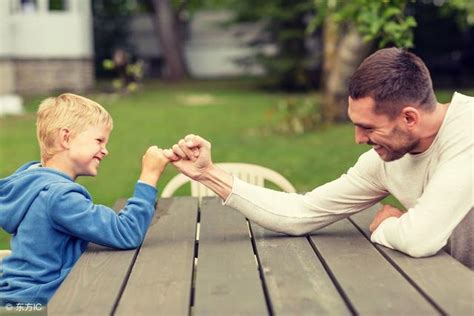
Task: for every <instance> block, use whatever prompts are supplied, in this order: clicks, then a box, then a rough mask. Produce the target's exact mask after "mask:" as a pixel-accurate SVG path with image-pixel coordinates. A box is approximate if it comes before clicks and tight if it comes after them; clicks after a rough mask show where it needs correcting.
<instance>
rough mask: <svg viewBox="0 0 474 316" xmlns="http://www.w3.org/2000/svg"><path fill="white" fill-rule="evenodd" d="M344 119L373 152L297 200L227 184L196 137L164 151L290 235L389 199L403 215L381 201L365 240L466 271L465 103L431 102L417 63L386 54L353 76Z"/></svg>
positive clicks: (468, 151)
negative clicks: (441, 257)
mask: <svg viewBox="0 0 474 316" xmlns="http://www.w3.org/2000/svg"><path fill="white" fill-rule="evenodd" d="M348 114H349V117H350V119H351V120H352V122H353V123H354V125H355V140H356V142H357V143H358V144H369V145H371V146H372V149H371V150H369V151H368V152H366V153H364V154H363V155H361V156H360V158H359V160H358V161H357V163H356V164H355V165H354V166H353V167H352V168H350V169H349V170H348V172H347V174H344V175H342V176H341V177H340V178H338V179H336V180H334V181H332V182H329V183H327V184H325V185H322V186H320V187H317V188H315V189H314V190H313V191H311V192H309V193H307V194H304V195H300V194H294V193H293V194H288V193H283V192H276V191H273V190H269V189H265V188H260V187H257V186H253V185H250V184H247V183H245V182H243V181H241V180H239V179H237V178H233V177H232V176H231V175H230V174H228V173H226V172H225V171H223V170H221V169H219V168H217V167H215V166H214V165H213V163H212V159H211V144H210V143H209V142H208V141H206V140H204V139H203V138H201V137H199V136H195V135H188V136H186V137H185V138H184V139H182V140H180V141H179V142H178V144H176V145H174V146H173V148H172V150H166V151H165V155H166V156H167V157H168V158H169V159H170V160H171V161H172V162H173V164H174V165H175V167H176V168H177V169H178V170H179V171H180V172H182V173H184V174H185V175H187V176H189V177H191V178H192V179H194V180H197V181H199V182H201V183H202V184H204V185H206V186H207V187H209V188H210V189H211V190H213V191H214V192H215V193H216V194H218V195H219V196H220V197H221V198H222V199H223V200H224V203H225V204H226V205H228V206H231V207H233V208H235V209H237V210H239V211H240V212H242V213H243V214H244V215H245V216H246V217H247V218H249V219H250V220H252V221H254V222H256V223H257V224H259V225H261V226H263V227H265V228H268V229H271V230H274V231H278V232H283V233H287V234H291V235H301V234H306V233H308V232H310V231H313V230H316V229H319V228H321V227H324V226H326V225H328V224H331V223H333V222H335V221H338V220H340V219H343V218H345V217H347V216H350V215H352V214H354V213H357V212H359V211H362V210H364V209H366V208H368V207H370V206H372V205H374V204H375V203H377V202H379V201H380V200H382V199H383V198H384V197H386V196H387V195H388V194H392V195H394V196H395V197H396V198H397V199H398V200H399V201H400V202H401V203H402V204H403V205H404V206H405V207H406V208H407V210H408V211H407V212H406V213H404V212H402V211H400V210H398V209H397V208H395V207H392V206H389V205H385V206H384V207H383V208H382V209H381V210H380V211H379V212H378V213H377V214H376V216H375V218H374V219H373V222H372V223H371V225H370V230H371V232H372V236H371V240H372V241H373V242H376V243H379V244H382V245H384V246H386V247H389V248H393V249H397V250H399V251H402V252H404V253H407V254H409V255H411V256H414V257H424V256H430V255H433V254H435V253H436V252H438V251H439V250H440V249H441V248H443V247H445V246H447V250H448V251H449V252H450V253H451V254H452V255H453V256H454V257H455V258H457V259H458V260H460V261H461V262H463V263H464V264H465V265H467V266H469V267H470V268H471V269H472V268H473V267H474V259H473V249H472V248H473V243H472V235H473V233H472V229H473V219H472V215H471V214H472V211H471V210H472V208H473V166H472V164H473V128H472V122H473V115H474V98H472V97H467V96H463V95H461V94H459V93H455V94H454V96H453V98H452V100H451V102H450V103H449V104H440V103H438V102H437V101H436V98H435V95H434V91H433V87H432V82H431V78H430V74H429V71H428V69H427V68H426V66H425V64H424V63H423V61H422V60H421V59H420V58H418V57H417V56H415V55H414V54H412V53H409V52H406V51H404V50H401V49H397V48H387V49H381V50H379V51H377V52H375V53H374V54H373V55H371V56H369V57H368V58H366V59H365V60H364V61H363V63H362V64H361V65H360V66H359V68H358V69H357V71H356V72H355V73H354V74H353V76H352V78H351V80H350V83H349V108H348ZM314 150H317V148H315V149H314ZM450 237H451V238H450Z"/></svg>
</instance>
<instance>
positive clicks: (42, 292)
mask: <svg viewBox="0 0 474 316" xmlns="http://www.w3.org/2000/svg"><path fill="white" fill-rule="evenodd" d="M112 127H113V123H112V118H111V116H110V114H109V113H108V112H107V111H106V110H105V109H104V108H103V107H102V106H101V105H99V104H98V103H96V102H94V101H92V100H89V99H87V98H84V97H81V96H78V95H74V94H70V93H66V94H62V95H60V96H58V97H56V98H48V99H46V100H44V101H43V102H42V103H41V104H40V107H39V109H38V113H37V136H38V141H39V146H40V151H41V162H29V163H27V164H25V165H23V166H22V167H21V168H19V169H18V170H17V171H16V172H15V173H13V174H12V175H11V176H9V177H7V178H4V179H0V205H1V209H0V227H2V228H3V229H4V230H6V231H7V232H9V233H11V234H12V240H11V249H12V254H11V256H9V257H6V258H5V259H4V260H3V266H0V267H1V268H2V269H1V270H0V303H2V305H3V304H7V303H15V302H22V303H33V302H34V303H44V304H45V303H47V302H48V300H49V299H50V298H51V297H52V295H53V294H54V292H55V291H56V290H57V288H58V287H59V285H60V284H61V282H62V281H63V280H64V279H65V278H66V276H67V274H68V273H69V271H70V270H71V268H72V267H73V265H74V264H75V262H76V261H77V260H78V259H79V257H80V256H81V254H82V253H83V252H84V251H85V249H86V247H87V244H88V242H94V243H97V244H101V245H104V246H109V247H114V248H120V249H130V248H136V247H138V246H139V245H140V244H141V242H142V240H143V238H144V235H145V232H146V230H147V228H148V225H149V224H150V221H151V218H152V216H153V214H154V210H155V208H154V204H155V200H156V196H157V190H156V188H155V186H156V183H157V181H158V179H159V177H160V175H161V173H162V172H163V170H164V168H165V167H166V164H167V163H168V159H167V158H165V157H164V155H163V153H162V150H161V149H159V148H158V147H156V146H152V147H150V148H148V150H147V151H146V153H145V155H144V156H143V159H142V171H141V174H140V178H139V181H138V182H137V183H136V185H135V191H134V193H133V196H132V197H131V198H130V199H128V201H127V204H126V205H125V207H124V208H123V209H122V210H121V211H120V212H119V213H115V212H114V211H113V210H112V209H110V208H108V207H106V206H103V205H97V204H94V203H93V202H92V198H91V196H90V194H89V193H88V192H87V190H86V189H85V188H84V187H83V186H81V185H79V184H77V183H76V182H75V180H76V179H77V177H79V176H96V175H97V172H98V168H99V165H100V164H101V162H102V160H103V159H104V158H105V157H106V156H107V154H108V150H107V147H106V146H107V142H108V141H109V135H110V132H111V130H112Z"/></svg>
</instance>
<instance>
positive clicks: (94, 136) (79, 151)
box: [69, 126, 110, 179]
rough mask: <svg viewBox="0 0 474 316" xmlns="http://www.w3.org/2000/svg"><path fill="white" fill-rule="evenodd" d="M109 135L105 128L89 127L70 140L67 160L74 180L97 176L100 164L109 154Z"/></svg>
mask: <svg viewBox="0 0 474 316" xmlns="http://www.w3.org/2000/svg"><path fill="white" fill-rule="evenodd" d="M109 135H110V129H108V128H107V127H105V126H90V127H88V128H86V129H85V130H84V131H82V132H80V133H78V134H77V135H75V136H74V137H72V138H71V140H70V143H69V146H70V147H69V159H70V163H71V173H72V176H73V178H74V179H76V178H77V177H78V176H96V175H97V172H98V168H99V165H100V162H101V161H102V159H104V157H105V156H107V155H108V154H109V152H108V151H107V148H106V146H107V142H108V141H109Z"/></svg>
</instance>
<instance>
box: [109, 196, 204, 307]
mask: <svg viewBox="0 0 474 316" xmlns="http://www.w3.org/2000/svg"><path fill="white" fill-rule="evenodd" d="M157 207H158V209H157V214H156V215H155V218H154V219H153V222H152V224H151V225H150V228H149V230H148V232H147V236H146V238H145V240H144V242H143V245H142V247H141V248H140V252H139V253H138V256H137V259H136V261H135V265H134V267H133V270H132V273H131V275H130V278H129V280H128V283H127V287H126V289H125V291H124V292H123V294H122V298H121V299H120V302H119V305H118V307H117V310H116V314H117V315H152V314H156V315H188V314H189V312H190V304H191V285H192V278H193V267H194V249H195V242H196V241H195V237H196V224H197V216H198V199H197V198H192V197H180V198H173V199H160V200H159V201H158V205H157Z"/></svg>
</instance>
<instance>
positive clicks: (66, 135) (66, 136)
mask: <svg viewBox="0 0 474 316" xmlns="http://www.w3.org/2000/svg"><path fill="white" fill-rule="evenodd" d="M70 141H71V131H70V130H69V129H68V128H61V129H60V130H59V146H61V148H63V149H69V144H70Z"/></svg>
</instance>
